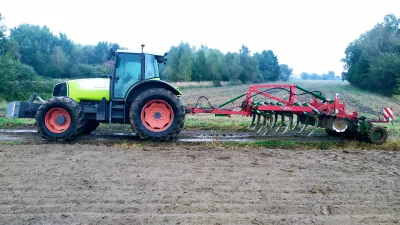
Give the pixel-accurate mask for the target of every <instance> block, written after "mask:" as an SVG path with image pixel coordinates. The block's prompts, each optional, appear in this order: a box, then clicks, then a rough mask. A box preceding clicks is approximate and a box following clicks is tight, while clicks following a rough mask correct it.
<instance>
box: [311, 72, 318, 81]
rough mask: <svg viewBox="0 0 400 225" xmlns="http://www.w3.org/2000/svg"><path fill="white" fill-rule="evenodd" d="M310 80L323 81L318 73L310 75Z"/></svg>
mask: <svg viewBox="0 0 400 225" xmlns="http://www.w3.org/2000/svg"><path fill="white" fill-rule="evenodd" d="M310 80H321V76H320V75H318V74H316V73H312V74H310Z"/></svg>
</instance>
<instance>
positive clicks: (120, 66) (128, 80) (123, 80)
mask: <svg viewBox="0 0 400 225" xmlns="http://www.w3.org/2000/svg"><path fill="white" fill-rule="evenodd" d="M116 61H117V62H116V66H115V71H114V77H113V80H112V86H111V98H112V99H113V100H121V99H125V96H126V94H127V92H128V90H129V88H130V87H132V85H134V84H135V83H137V82H139V81H140V80H141V56H140V54H133V53H118V54H117V58H116Z"/></svg>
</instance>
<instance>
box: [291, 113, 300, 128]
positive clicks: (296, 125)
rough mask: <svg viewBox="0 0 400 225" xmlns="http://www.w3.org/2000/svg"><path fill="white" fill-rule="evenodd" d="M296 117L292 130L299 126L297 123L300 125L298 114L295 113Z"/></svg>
mask: <svg viewBox="0 0 400 225" xmlns="http://www.w3.org/2000/svg"><path fill="white" fill-rule="evenodd" d="M296 118H297V121H296V124H295V125H294V126H293V127H292V129H291V130H292V131H293V130H296V129H297V128H298V127H299V125H300V118H299V116H298V115H296Z"/></svg>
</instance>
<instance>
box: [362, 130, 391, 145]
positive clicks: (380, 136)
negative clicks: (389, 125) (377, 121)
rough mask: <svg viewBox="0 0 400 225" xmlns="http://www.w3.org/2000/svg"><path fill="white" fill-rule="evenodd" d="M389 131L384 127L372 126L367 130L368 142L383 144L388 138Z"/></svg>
mask: <svg viewBox="0 0 400 225" xmlns="http://www.w3.org/2000/svg"><path fill="white" fill-rule="evenodd" d="M388 136H389V135H388V132H387V130H386V128H384V127H372V128H371V129H370V130H369V131H368V132H367V140H368V142H370V143H372V144H376V145H381V144H383V143H385V141H386V140H387V138H388Z"/></svg>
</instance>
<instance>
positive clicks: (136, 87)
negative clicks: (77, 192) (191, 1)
mask: <svg viewBox="0 0 400 225" xmlns="http://www.w3.org/2000/svg"><path fill="white" fill-rule="evenodd" d="M143 48H144V45H142V49H141V52H140V51H139V52H137V51H136V52H135V51H128V50H113V49H110V50H109V52H108V54H107V58H108V60H110V59H111V58H113V57H115V63H114V66H113V73H112V75H109V76H107V77H104V78H92V79H78V80H69V81H65V82H61V83H58V84H57V85H55V87H54V90H53V97H52V98H50V99H49V100H47V101H43V100H42V99H41V98H40V97H39V96H36V94H35V93H33V94H32V95H31V97H30V99H29V101H28V102H11V103H9V105H8V109H7V116H8V117H14V118H36V127H37V130H38V132H39V133H40V134H41V135H42V136H43V137H44V138H46V139H48V140H51V141H64V140H72V139H74V138H75V137H76V136H77V135H79V134H82V133H83V134H89V133H91V132H92V131H94V130H96V128H97V127H98V126H99V124H100V123H110V124H111V123H120V124H130V125H131V127H132V129H133V131H134V132H135V133H136V134H137V135H138V136H139V137H140V138H142V139H146V140H153V141H168V140H170V139H172V138H173V137H175V136H177V135H178V134H179V132H180V131H181V130H182V129H183V124H184V121H185V108H184V106H183V104H182V101H181V100H180V99H179V96H180V95H181V94H182V93H181V92H180V90H179V89H178V88H176V87H174V86H172V85H171V84H169V83H167V82H165V81H162V80H160V75H159V63H165V62H166V60H167V59H166V56H167V53H165V54H150V53H146V52H143ZM35 97H38V99H39V100H40V101H41V103H34V102H33V100H34V99H35Z"/></svg>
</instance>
